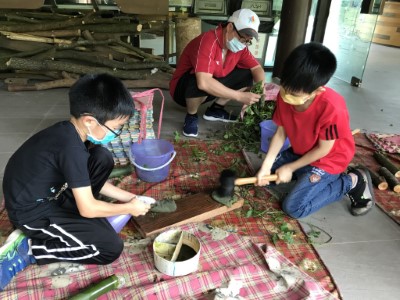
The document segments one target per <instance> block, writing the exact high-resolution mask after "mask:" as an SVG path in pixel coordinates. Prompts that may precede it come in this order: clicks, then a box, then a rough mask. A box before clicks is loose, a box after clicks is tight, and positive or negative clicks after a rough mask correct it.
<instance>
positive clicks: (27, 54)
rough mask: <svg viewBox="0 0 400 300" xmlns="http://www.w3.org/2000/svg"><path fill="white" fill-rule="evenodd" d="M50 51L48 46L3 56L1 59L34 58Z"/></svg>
mask: <svg viewBox="0 0 400 300" xmlns="http://www.w3.org/2000/svg"><path fill="white" fill-rule="evenodd" d="M48 50H50V49H49V48H48V47H47V45H46V46H44V47H42V48H37V49H34V50H31V51H23V52H18V53H13V54H8V55H1V56H0V58H7V59H9V58H11V57H32V56H35V55H39V54H40V53H43V52H46V51H48Z"/></svg>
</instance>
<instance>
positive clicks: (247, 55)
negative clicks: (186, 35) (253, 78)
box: [169, 26, 259, 97]
mask: <svg viewBox="0 0 400 300" xmlns="http://www.w3.org/2000/svg"><path fill="white" fill-rule="evenodd" d="M223 46H224V40H223V29H222V27H221V26H218V27H217V28H215V29H212V30H210V31H207V32H205V33H202V34H201V35H199V36H198V37H196V38H194V39H193V40H192V41H190V42H189V44H188V45H187V46H186V47H185V49H184V50H183V52H182V55H181V56H180V58H179V62H178V64H177V67H176V70H175V72H174V75H173V76H172V79H171V81H170V83H169V91H170V94H171V96H172V97H174V94H175V88H176V86H177V84H178V81H179V79H180V78H181V77H182V75H183V74H185V73H186V72H188V71H190V73H192V74H193V73H197V72H204V73H210V74H212V75H213V77H216V78H220V77H225V76H227V75H228V74H229V73H230V72H232V71H233V69H234V68H236V67H237V68H242V69H251V68H254V67H255V66H257V65H259V63H258V61H257V60H256V59H255V58H254V56H253V54H251V52H250V51H249V49H248V48H247V47H246V48H245V49H244V50H242V51H239V52H237V53H234V52H231V51H229V50H228V51H227V53H226V58H225V62H224V63H223V60H222V49H223Z"/></svg>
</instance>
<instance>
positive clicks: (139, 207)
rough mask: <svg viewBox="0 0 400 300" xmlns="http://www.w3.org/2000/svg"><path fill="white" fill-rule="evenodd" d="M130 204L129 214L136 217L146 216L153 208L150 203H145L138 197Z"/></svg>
mask: <svg viewBox="0 0 400 300" xmlns="http://www.w3.org/2000/svg"><path fill="white" fill-rule="evenodd" d="M129 203H131V204H132V206H131V209H130V211H129V213H130V214H131V215H132V216H134V217H137V216H144V215H145V214H146V213H147V212H148V211H149V210H150V208H151V206H150V204H149V203H145V201H142V200H141V199H140V198H139V197H138V196H136V197H134V198H132V200H131V201H130V202H129Z"/></svg>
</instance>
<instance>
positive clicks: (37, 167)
mask: <svg viewBox="0 0 400 300" xmlns="http://www.w3.org/2000/svg"><path fill="white" fill-rule="evenodd" d="M69 101H70V113H71V119H70V120H69V121H63V122H59V123H56V124H54V125H53V126H51V127H49V128H47V129H44V130H42V131H41V132H39V133H37V134H35V135H33V136H32V137H31V138H29V139H28V140H27V141H26V142H25V143H24V144H23V145H22V146H21V147H20V148H19V149H18V150H17V151H16V152H15V153H14V154H13V156H12V157H11V158H10V160H9V162H8V164H7V166H6V169H5V172H4V179H3V191H4V198H5V205H6V209H7V212H8V215H9V218H10V220H11V222H12V223H13V225H15V227H16V228H17V230H15V231H14V232H13V233H12V234H11V235H10V236H9V238H8V239H7V241H6V243H5V245H4V246H2V247H1V248H0V267H1V276H0V290H2V289H4V287H5V286H6V285H7V284H8V283H9V282H10V281H11V279H12V278H13V277H14V276H15V274H16V273H18V272H19V271H21V270H23V269H24V268H25V267H26V266H28V265H29V264H31V263H34V262H36V263H37V264H39V265H42V264H48V263H52V262H60V261H69V262H72V261H73V262H77V263H82V264H99V265H101V264H109V263H111V262H113V261H114V260H116V259H117V258H118V257H119V256H120V254H121V252H122V249H123V241H122V240H121V239H120V238H119V236H118V234H117V233H116V232H115V230H114V229H113V227H112V226H111V225H110V223H109V222H108V221H107V219H106V217H110V216H114V215H119V214H131V215H133V216H139V215H144V214H146V213H147V211H148V210H149V209H150V206H149V205H148V204H146V203H143V202H142V201H140V200H139V199H138V197H136V195H135V194H132V193H130V192H127V191H124V190H122V189H120V188H118V187H116V186H113V185H112V184H110V183H109V182H107V179H108V176H109V175H110V173H111V171H112V169H113V166H114V162H113V158H112V155H111V153H110V152H109V151H108V150H107V149H106V148H104V147H101V146H100V144H107V143H108V142H109V141H111V140H112V139H114V138H115V137H117V136H118V135H119V133H120V130H121V127H122V126H123V124H124V123H125V122H126V121H127V120H128V119H129V117H130V116H131V114H132V110H133V104H132V98H131V95H130V94H129V92H128V90H127V89H126V88H125V87H124V85H123V84H122V82H121V81H120V80H119V79H117V78H115V77H113V76H111V75H107V74H101V75H86V76H84V77H82V78H81V79H79V80H78V81H77V82H76V84H75V85H74V86H72V87H71V89H70V92H69ZM89 142H91V143H89ZM93 144H94V145H93ZM100 194H102V195H105V196H108V197H111V198H114V199H116V200H118V201H120V202H122V203H109V202H105V201H100V200H97V199H98V197H99V195H100Z"/></svg>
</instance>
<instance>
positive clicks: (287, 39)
mask: <svg viewBox="0 0 400 300" xmlns="http://www.w3.org/2000/svg"><path fill="white" fill-rule="evenodd" d="M311 2H312V0H283V3H282V11H281V24H280V27H279V34H278V41H277V45H276V54H275V63H274V68H273V72H272V77H278V78H279V77H280V75H281V72H282V68H283V63H284V61H285V59H286V58H287V57H288V56H289V54H290V52H292V50H293V49H294V48H296V47H297V46H298V45H301V44H303V43H304V39H305V37H306V30H307V24H308V16H309V15H310V9H311Z"/></svg>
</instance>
